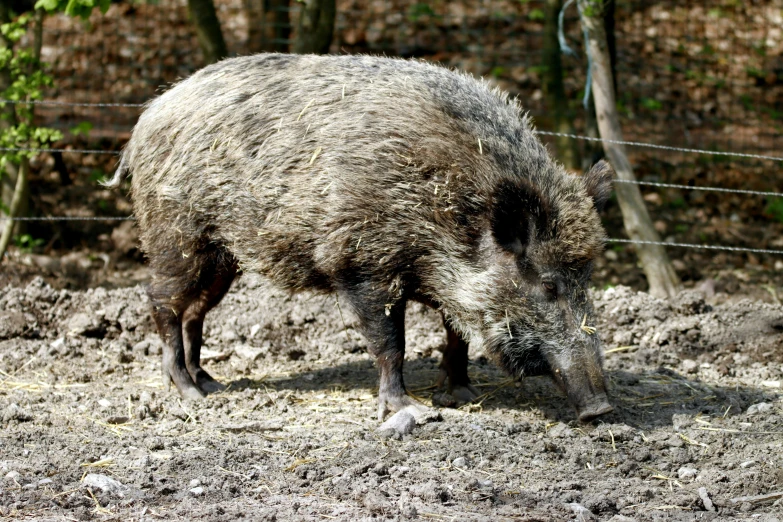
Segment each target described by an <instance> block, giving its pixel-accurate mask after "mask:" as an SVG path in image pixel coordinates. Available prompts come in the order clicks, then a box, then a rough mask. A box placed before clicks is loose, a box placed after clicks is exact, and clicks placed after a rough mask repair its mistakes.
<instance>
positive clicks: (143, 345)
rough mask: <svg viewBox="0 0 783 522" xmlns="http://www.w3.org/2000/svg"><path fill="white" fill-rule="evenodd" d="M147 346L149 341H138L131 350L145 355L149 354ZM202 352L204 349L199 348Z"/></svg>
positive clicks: (148, 346)
mask: <svg viewBox="0 0 783 522" xmlns="http://www.w3.org/2000/svg"><path fill="white" fill-rule="evenodd" d="M149 348H150V342H149V341H146V340H145V341H139V342H137V343H136V344H134V345H133V347H132V348H131V350H132V351H133V353H135V354H138V355H147V354H149ZM201 351H202V353H203V352H204V349H203V348H202V349H201Z"/></svg>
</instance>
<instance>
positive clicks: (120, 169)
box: [101, 154, 128, 189]
mask: <svg viewBox="0 0 783 522" xmlns="http://www.w3.org/2000/svg"><path fill="white" fill-rule="evenodd" d="M127 177H128V161H127V158H126V156H125V154H123V155H122V157H121V158H120V164H119V165H117V169H116V170H115V171H114V176H112V178H111V179H110V180H107V181H101V185H103V186H104V187H106V188H110V189H116V188H119V186H120V183H122V181H123V180H124V179H125V178H127Z"/></svg>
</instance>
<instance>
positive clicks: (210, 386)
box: [198, 379, 226, 393]
mask: <svg viewBox="0 0 783 522" xmlns="http://www.w3.org/2000/svg"><path fill="white" fill-rule="evenodd" d="M198 387H199V388H201V391H203V392H204V393H217V392H222V391H224V390H225V389H226V385H225V384H222V383H219V382H218V381H216V380H214V379H212V380H211V381H204V382H200V383H199V384H198Z"/></svg>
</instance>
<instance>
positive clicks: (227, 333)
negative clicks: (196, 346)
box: [220, 328, 239, 342]
mask: <svg viewBox="0 0 783 522" xmlns="http://www.w3.org/2000/svg"><path fill="white" fill-rule="evenodd" d="M220 339H221V340H222V341H227V342H231V341H236V340H237V339H239V335H237V333H236V332H235V331H234V330H233V329H231V328H224V329H223V331H221V332H220Z"/></svg>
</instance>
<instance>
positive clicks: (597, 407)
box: [576, 393, 614, 422]
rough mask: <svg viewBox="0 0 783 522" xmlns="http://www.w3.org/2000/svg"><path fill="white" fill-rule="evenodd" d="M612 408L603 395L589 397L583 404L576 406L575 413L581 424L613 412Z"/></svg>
mask: <svg viewBox="0 0 783 522" xmlns="http://www.w3.org/2000/svg"><path fill="white" fill-rule="evenodd" d="M613 410H614V408H613V407H612V405H611V404H609V400H608V398H607V397H606V394H605V393H601V394H598V395H594V396H592V397H590V399H589V400H587V401H586V402H585V403H584V404H577V405H576V412H577V415H579V420H580V421H582V422H587V421H591V420H593V419H594V418H596V417H599V416H601V415H605V414H607V413H610V412H611V411H613Z"/></svg>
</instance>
